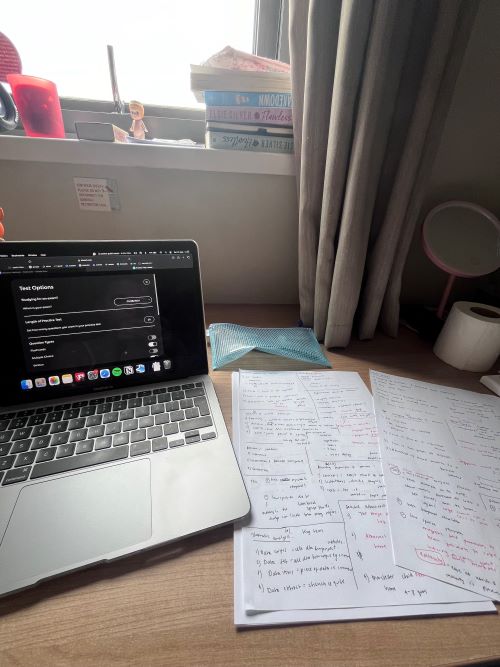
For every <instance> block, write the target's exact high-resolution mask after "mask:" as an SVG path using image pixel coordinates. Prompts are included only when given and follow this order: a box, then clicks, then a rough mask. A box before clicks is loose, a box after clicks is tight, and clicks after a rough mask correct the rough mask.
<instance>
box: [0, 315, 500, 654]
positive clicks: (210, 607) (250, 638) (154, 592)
mask: <svg viewBox="0 0 500 667" xmlns="http://www.w3.org/2000/svg"><path fill="white" fill-rule="evenodd" d="M297 318H298V310H297V309H296V308H295V307H293V306H277V307H273V306H242V307H236V306H218V307H212V308H210V307H207V324H208V323H209V322H211V321H214V322H215V321H218V322H222V321H226V322H228V321H229V322H238V323H241V324H247V325H255V326H293V325H295V324H296V322H297ZM328 356H329V358H330V360H331V362H332V364H333V368H334V369H335V370H353V371H358V372H359V373H361V375H362V377H363V379H364V380H365V382H368V369H369V368H375V369H378V370H382V371H387V372H390V373H395V374H397V375H407V376H411V377H415V378H418V379H421V380H427V381H431V382H438V383H442V384H449V385H451V386H454V387H463V388H466V389H472V390H474V391H484V392H487V390H486V389H485V388H484V387H483V386H482V385H480V384H479V382H478V378H479V374H476V373H466V372H462V371H457V370H455V369H453V368H452V367H450V366H446V364H444V363H443V362H441V361H440V360H439V359H437V358H436V357H435V356H434V355H433V354H432V350H431V346H430V345H429V344H428V343H425V342H422V341H420V340H419V339H418V338H417V337H416V336H415V335H414V334H412V333H411V332H408V331H406V330H402V331H401V334H400V337H399V338H398V339H397V340H392V339H390V338H387V337H385V336H378V337H377V338H376V339H375V340H373V341H364V342H360V341H353V343H352V344H351V345H350V346H349V348H348V349H347V350H343V351H340V352H339V351H337V352H335V353H328ZM282 367H283V368H286V367H288V369H290V370H291V369H293V368H294V365H293V362H287V363H283V366H282ZM326 372H328V371H326ZM212 378H213V381H214V384H215V387H216V391H217V394H218V396H219V399H220V402H221V405H222V410H223V412H224V415H225V417H226V420H227V423H228V424H229V425H230V424H231V396H230V381H231V378H230V373H229V372H228V371H216V372H214V373H212ZM232 546H233V543H232V529H231V528H230V527H223V528H219V529H216V530H213V531H210V532H208V533H205V534H203V535H197V536H194V537H191V538H188V539H186V540H183V541H181V542H178V543H175V544H171V545H166V546H164V547H160V548H158V549H155V550H154V551H150V552H148V553H142V554H136V555H134V556H132V557H129V558H126V559H123V560H121V561H117V562H114V563H110V564H106V565H101V566H96V567H93V568H91V569H88V570H85V571H80V572H76V573H73V574H69V575H66V576H65V577H61V578H59V579H55V580H53V581H49V582H45V583H43V584H41V585H40V586H38V587H36V588H34V589H31V590H28V591H23V592H20V593H17V594H15V595H11V596H8V597H6V598H3V599H2V600H0V666H1V667H8V666H11V665H16V666H18V665H30V666H31V665H36V666H39V665H51V666H58V665H75V666H77V665H96V666H100V665H141V666H146V665H162V666H164V665H169V666H170V665H172V666H179V667H186V666H188V665H189V666H191V665H193V666H195V665H196V666H201V665H210V666H211V667H215V666H219V665H220V666H227V667H233V666H234V665H247V666H252V667H278V666H282V665H283V666H285V665H286V666H293V667H295V666H296V667H306V666H308V665H329V666H331V665H353V666H354V665H355V666H356V667H358V666H359V667H364V666H372V665H375V666H380V667H389V666H394V667H401V666H403V665H443V664H456V665H458V664H463V663H466V661H472V660H477V659H479V658H483V659H487V658H490V659H491V656H500V617H499V616H497V615H482V616H460V617H449V618H422V619H400V620H379V621H359V622H349V623H327V624H318V625H310V626H290V627H282V628H269V629H267V628H259V629H251V630H236V629H235V627H234V625H233V552H232Z"/></svg>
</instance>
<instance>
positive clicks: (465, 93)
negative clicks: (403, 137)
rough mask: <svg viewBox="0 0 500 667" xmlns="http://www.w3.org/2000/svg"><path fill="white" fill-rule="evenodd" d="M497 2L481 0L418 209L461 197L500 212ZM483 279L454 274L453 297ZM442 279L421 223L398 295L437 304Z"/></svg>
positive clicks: (467, 292) (497, 278) (497, 277)
mask: <svg viewBox="0 0 500 667" xmlns="http://www.w3.org/2000/svg"><path fill="white" fill-rule="evenodd" d="M499 34H500V2H499V1H498V0H482V1H481V2H480V5H479V11H478V15H477V17H476V20H475V23H474V27H473V31H472V34H471V36H470V40H469V44H468V47H467V50H466V52H465V54H464V60H463V63H462V68H461V70H460V74H459V76H458V79H457V84H456V88H455V92H454V95H453V99H452V102H451V106H450V110H449V114H448V118H447V120H446V124H445V127H444V130H443V134H442V137H441V143H440V146H439V150H438V153H437V155H436V160H435V162H434V165H433V168H432V173H431V175H430V181H429V188H428V193H427V197H426V201H425V204H424V207H423V211H422V220H421V221H420V222H423V218H424V217H425V214H426V213H427V212H428V211H429V210H430V209H431V208H433V207H434V206H436V205H437V204H440V203H442V202H445V201H449V200H451V199H462V200H468V201H471V202H474V203H476V204H480V205H481V206H484V207H486V208H488V209H489V210H491V211H492V212H493V213H494V214H495V215H496V216H497V217H499V218H500V39H499ZM485 280H489V281H492V280H493V281H496V284H497V285H498V288H499V289H500V272H497V274H496V275H495V276H491V277H490V278H489V279H482V280H481V281H478V280H475V281H467V280H464V279H462V280H457V282H456V286H455V289H454V292H453V296H452V300H456V299H458V298H463V297H467V296H468V295H470V294H471V292H472V291H473V290H474V289H475V288H476V287H477V286H478V284H479V282H481V283H484V282H485ZM445 282H446V276H445V274H444V273H443V272H442V271H440V270H439V269H437V268H436V267H435V266H434V265H433V264H432V263H431V262H430V260H429V259H427V257H426V255H425V254H424V252H423V250H422V245H421V241H420V226H419V228H418V229H417V230H416V233H415V238H414V239H413V244H412V247H411V249H410V253H409V256H408V261H407V264H406V270H405V274H404V278H403V292H402V301H403V302H407V303H428V304H436V303H437V302H438V300H439V296H440V294H441V292H442V290H443V288H444V285H445Z"/></svg>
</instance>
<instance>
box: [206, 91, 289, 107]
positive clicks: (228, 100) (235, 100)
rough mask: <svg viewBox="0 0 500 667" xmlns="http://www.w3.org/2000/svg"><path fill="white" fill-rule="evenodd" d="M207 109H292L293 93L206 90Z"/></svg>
mask: <svg viewBox="0 0 500 667" xmlns="http://www.w3.org/2000/svg"><path fill="white" fill-rule="evenodd" d="M205 104H206V105H207V107H209V106H214V107H266V108H272V109H291V108H292V95H291V93H237V92H230V91H218V90H206V91H205Z"/></svg>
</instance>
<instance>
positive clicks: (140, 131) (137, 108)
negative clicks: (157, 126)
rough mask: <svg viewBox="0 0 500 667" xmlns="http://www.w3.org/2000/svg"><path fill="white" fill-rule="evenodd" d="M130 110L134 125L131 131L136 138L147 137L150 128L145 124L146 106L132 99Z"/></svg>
mask: <svg viewBox="0 0 500 667" xmlns="http://www.w3.org/2000/svg"><path fill="white" fill-rule="evenodd" d="M128 108H129V112H130V115H131V117H132V125H131V127H130V132H132V133H133V135H134V139H145V138H146V132H147V131H148V128H147V127H146V126H145V125H144V121H143V120H142V119H143V118H144V107H143V105H142V104H141V103H140V102H137V101H136V100H132V101H131V102H130V103H129V105H128Z"/></svg>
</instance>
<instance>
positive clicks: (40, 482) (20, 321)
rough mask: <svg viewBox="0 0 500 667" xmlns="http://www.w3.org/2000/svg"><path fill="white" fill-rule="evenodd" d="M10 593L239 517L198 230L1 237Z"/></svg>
mask: <svg viewBox="0 0 500 667" xmlns="http://www.w3.org/2000/svg"><path fill="white" fill-rule="evenodd" d="M0 304H1V309H2V318H1V327H0V341H1V350H2V353H3V354H2V363H1V372H0V595H3V594H6V593H9V592H11V591H14V590H18V589H21V588H25V587H28V586H32V585H34V584H37V583H38V582H40V581H42V580H45V579H47V578H50V577H53V576H56V575H60V574H62V573H64V572H67V571H69V570H75V569H77V568H83V567H87V566H89V565H91V564H92V563H97V562H100V561H110V560H113V559H116V558H121V557H123V556H126V555H127V554H130V553H132V552H136V551H139V550H145V549H150V548H152V547H155V546H157V545H159V544H163V543H165V542H170V541H173V540H178V539H179V538H182V537H185V536H187V535H190V534H193V533H197V532H200V531H204V530H207V529H209V528H212V527H214V526H218V525H221V524H225V523H229V522H232V521H235V520H236V519H239V518H242V517H244V516H245V515H246V514H247V513H248V512H249V509H250V503H249V500H248V496H247V493H246V490H245V487H244V484H243V480H242V477H241V474H240V471H239V468H238V464H237V462H236V458H235V455H234V452H233V448H232V445H231V441H230V439H229V435H228V432H227V429H226V426H225V424H224V420H223V417H222V413H221V410H220V407H219V403H218V401H217V396H216V394H215V391H214V387H213V385H212V382H211V380H210V378H209V376H208V362H207V351H206V339H205V323H204V311H203V299H202V289H201V279H200V269H199V259H198V248H197V246H196V244H195V243H194V242H193V241H97V242H87V241H85V242H83V241H82V242H80V241H76V242H75V241H71V242H66V241H61V242H19V243H12V242H7V243H2V244H1V245H0Z"/></svg>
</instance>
